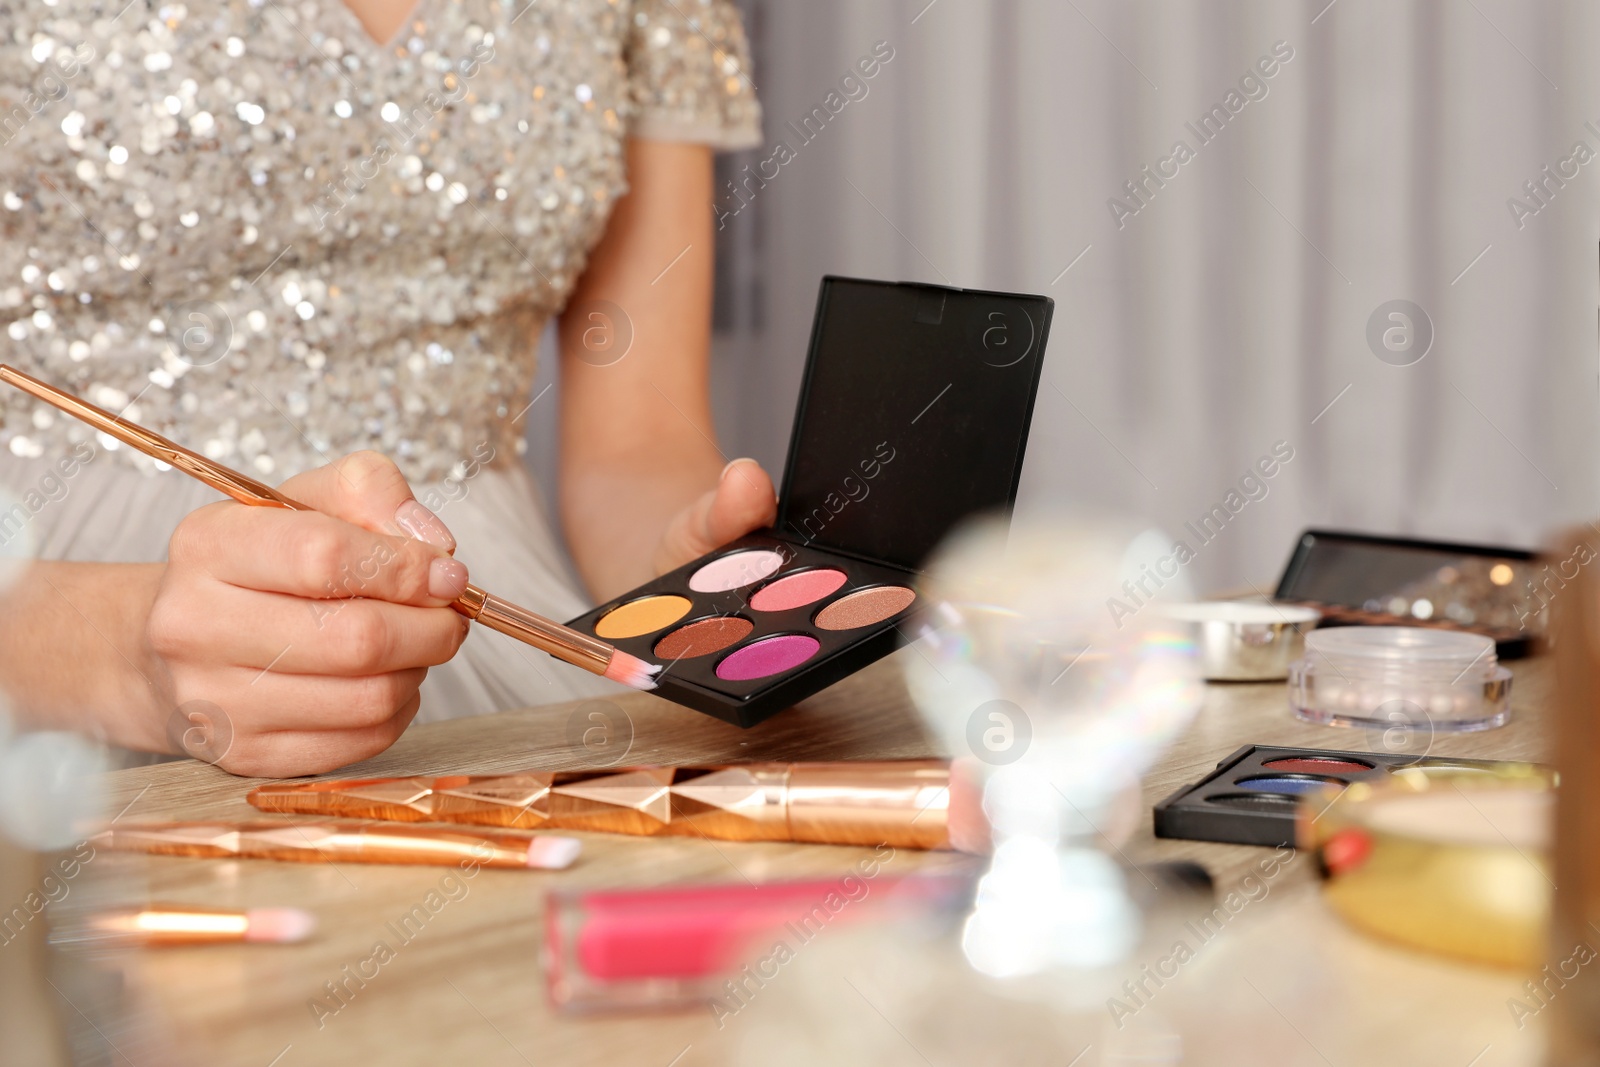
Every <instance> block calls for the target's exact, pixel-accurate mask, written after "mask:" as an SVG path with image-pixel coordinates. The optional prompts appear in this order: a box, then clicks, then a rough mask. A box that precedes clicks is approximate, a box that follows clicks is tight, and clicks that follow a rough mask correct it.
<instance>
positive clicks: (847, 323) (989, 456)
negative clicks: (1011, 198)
mask: <svg viewBox="0 0 1600 1067" xmlns="http://www.w3.org/2000/svg"><path fill="white" fill-rule="evenodd" d="M1052 308H1053V302H1052V301H1051V300H1050V299H1048V298H1047V297H1040V296H1024V295H1018V294H1013V293H993V292H982V291H976V290H964V289H951V288H945V287H941V286H933V285H922V284H914V283H909V282H898V283H890V282H877V281H863V280H859V279H851V278H837V277H827V278H824V279H823V281H822V291H821V294H820V296H819V298H818V301H817V312H816V318H815V320H814V322H813V326H812V334H811V344H810V351H809V353H808V355H807V359H806V369H805V377H804V381H803V384H802V386H801V392H800V400H799V405H798V408H797V410H796V412H795V421H794V429H793V431H792V434H791V436H790V441H789V455H788V461H787V464H786V466H785V469H784V475H783V487H782V491H781V493H780V496H779V502H778V519H777V524H776V526H775V527H773V528H772V529H768V530H762V531H758V532H756V533H753V534H751V535H749V536H747V537H744V538H741V539H740V540H738V541H736V542H734V543H733V544H730V545H725V546H723V547H722V548H719V549H718V550H717V551H716V552H713V553H710V554H708V555H707V556H705V557H702V558H701V559H698V560H695V561H694V562H693V563H689V564H687V565H685V566H683V567H679V568H678V569H677V570H675V571H672V572H671V573H669V574H666V575H663V576H662V577H660V578H657V579H656V580H654V581H652V582H649V583H647V584H645V585H643V586H640V587H639V588H637V589H635V590H633V591H631V592H629V593H628V594H626V595H625V596H621V597H618V598H616V599H615V600H611V601H608V602H607V603H605V604H601V605H600V606H598V607H596V608H595V609H594V610H592V611H589V612H586V613H584V614H583V615H581V616H579V617H578V618H576V619H574V620H572V622H571V623H569V624H568V625H570V626H572V627H573V628H574V629H577V630H580V631H582V632H584V633H587V634H596V627H597V626H598V625H599V624H600V622H601V620H602V619H604V618H605V617H606V616H607V615H608V614H609V613H611V612H612V611H614V610H615V609H617V608H618V607H620V606H622V605H624V604H628V603H630V602H633V601H636V600H641V599H643V598H646V597H649V596H652V595H662V594H667V595H674V596H681V597H685V598H688V599H689V600H690V601H691V602H692V606H691V607H690V609H689V610H688V612H687V613H686V614H684V615H683V616H682V617H681V618H679V619H678V620H676V621H674V622H673V623H671V624H669V625H666V626H663V627H662V628H661V629H658V630H655V631H652V632H650V633H647V634H640V635H638V636H634V637H622V638H617V637H609V638H603V639H604V640H608V641H610V642H611V643H612V644H614V645H615V646H616V647H618V648H620V649H622V650H623V651H624V652H627V653H629V654H631V655H634V656H637V657H639V658H640V659H642V660H645V661H646V662H649V663H660V664H661V665H662V667H663V669H662V672H661V674H660V676H659V678H658V682H659V688H657V689H656V693H657V694H658V695H660V696H663V697H666V698H667V699H669V700H673V701H676V702H677V703H680V704H683V705H686V706H688V707H691V708H695V709H697V710H699V711H703V712H706V713H707V714H710V715H714V716H716V717H717V718H719V719H723V720H725V721H727V722H730V723H734V724H737V725H739V726H753V725H755V724H756V723H758V722H760V721H761V720H763V719H765V718H767V717H768V716H770V715H772V714H774V713H776V712H778V711H781V710H783V709H784V708H787V707H790V706H792V705H794V704H796V703H798V702H799V701H801V700H804V699H805V698H806V697H809V696H811V695H812V694H814V693H816V692H818V691H820V690H822V689H824V688H826V687H827V686H829V685H832V684H833V683H834V682H836V681H839V680H840V679H842V678H844V677H846V676H847V675H849V674H852V673H854V672H855V671H857V670H860V669H861V668H862V667H864V666H866V665H867V664H869V663H871V662H872V661H874V660H876V659H878V658H880V657H882V656H884V655H885V654H887V653H888V652H890V651H892V650H893V649H894V648H895V647H897V646H898V645H899V644H901V643H902V642H903V640H904V632H903V627H902V625H901V624H902V623H903V622H904V621H905V619H906V618H907V617H909V616H910V615H912V614H913V613H915V612H916V610H917V608H918V604H917V603H916V602H915V601H913V602H911V603H910V604H908V605H906V607H905V608H904V609H903V610H901V611H900V612H898V613H896V614H895V615H893V616H890V617H888V618H885V619H882V620H880V621H877V622H874V623H872V624H870V625H863V626H860V627H856V628H854V629H848V630H823V629H820V628H818V627H817V626H816V625H815V620H816V617H817V615H818V614H819V613H820V612H821V611H823V610H824V609H826V608H827V607H828V605H830V604H832V603H835V602H837V601H839V600H841V599H842V598H844V597H846V596H849V595H850V594H852V593H854V592H858V591H860V590H863V589H868V588H872V587H876V586H905V587H908V588H913V589H914V582H915V578H916V575H917V569H918V567H920V566H921V564H922V563H923V561H924V559H925V558H926V557H927V556H928V555H929V553H930V552H932V550H933V549H934V548H935V546H937V545H938V544H939V542H940V541H941V540H942V539H943V538H944V536H945V535H946V534H947V533H948V532H949V531H950V530H951V529H952V528H953V527H954V526H956V525H957V524H958V523H959V522H961V521H962V520H963V519H965V518H967V517H969V516H971V515H974V514H977V513H980V512H991V511H1005V510H1008V509H1009V508H1010V507H1011V505H1012V503H1013V502H1014V501H1015V499H1016V493H1017V484H1018V481H1019V479H1020V478H1021V475H1022V457H1023V451H1024V446H1025V445H1026V442H1027V437H1028V425H1029V421H1030V419H1031V417H1032V413H1033V403H1034V397H1035V394H1036V393H1037V391H1038V386H1039V376H1040V372H1041V370H1042V368H1043V363H1044V352H1045V341H1046V337H1047V335H1048V332H1049V327H1050V316H1051V311H1052ZM752 548H766V549H773V550H776V551H777V552H779V553H780V554H781V555H782V556H783V558H784V563H783V565H781V566H780V567H778V568H777V569H776V570H775V571H774V572H772V573H770V574H768V575H766V576H765V577H763V578H762V579H761V580H760V581H755V582H752V583H750V584H748V585H746V586H743V587H741V588H737V589H732V590H727V591H723V592H712V593H706V592H696V591H694V590H692V589H691V588H690V578H691V577H692V576H693V575H694V574H695V573H696V572H697V571H699V569H700V568H701V567H703V566H705V565H706V563H707V562H709V561H711V560H713V559H716V558H717V557H719V556H723V555H728V554H731V553H734V552H737V551H741V550H749V549H752ZM815 567H828V568H835V569H838V570H841V571H843V572H844V574H845V576H846V577H845V581H844V583H843V585H842V586H841V587H840V588H839V589H838V590H837V591H835V592H833V593H831V594H829V595H827V596H824V597H822V598H821V599H819V600H816V601H814V602H812V603H808V604H805V605H803V606H801V607H795V608H790V609H787V610H782V611H757V610H754V609H753V608H752V607H751V604H750V600H751V597H753V596H755V595H756V594H757V593H758V592H759V591H760V590H761V588H763V586H764V585H767V584H770V583H772V582H776V581H778V580H780V579H782V578H785V577H787V576H789V575H791V574H793V573H796V572H797V571H800V570H804V569H807V568H815ZM730 616H731V617H739V618H743V619H745V620H748V621H749V622H750V623H752V624H753V629H752V630H751V632H750V633H749V634H748V635H746V636H745V637H744V638H742V639H741V640H739V641H737V642H736V643H734V644H732V645H730V646H728V647H727V648H724V649H721V650H719V651H717V652H715V653H712V654H707V655H701V656H695V657H684V658H680V659H677V660H670V661H669V660H664V659H662V658H660V657H658V656H657V655H656V654H655V651H654V650H655V647H656V645H657V644H658V643H659V642H660V641H661V640H662V638H663V637H665V636H667V635H669V634H671V633H673V632H674V631H675V630H676V629H678V628H681V627H683V626H686V625H688V624H690V623H693V622H695V621H698V620H704V619H707V618H714V617H730ZM780 634H802V635H807V636H810V637H812V638H814V639H815V640H817V641H818V642H819V643H820V647H819V649H818V650H817V651H816V652H815V653H814V654H813V655H812V656H811V657H810V658H809V659H807V660H806V661H805V662H803V663H801V664H799V665H797V666H795V667H793V668H791V669H789V670H787V671H780V672H778V673H775V674H772V675H770V676H767V677H762V678H755V679H750V680H745V681H735V680H728V679H724V678H722V677H719V676H718V674H717V667H718V664H720V663H721V662H722V661H723V660H724V659H725V658H726V657H728V656H730V655H733V654H734V653H736V652H738V651H739V650H740V649H742V648H745V647H747V646H749V645H751V644H753V643H755V642H757V641H760V640H761V639H763V638H767V637H773V636H776V635H780ZM597 636H599V635H597Z"/></svg>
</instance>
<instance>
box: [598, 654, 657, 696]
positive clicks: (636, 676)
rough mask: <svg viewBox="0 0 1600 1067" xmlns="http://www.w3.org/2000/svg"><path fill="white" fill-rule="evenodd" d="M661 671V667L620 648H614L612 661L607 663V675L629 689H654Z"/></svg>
mask: <svg viewBox="0 0 1600 1067" xmlns="http://www.w3.org/2000/svg"><path fill="white" fill-rule="evenodd" d="M659 673H661V668H660V667H658V666H656V665H655V664H653V663H646V662H645V661H644V660H642V659H639V658H638V657H637V656H630V655H628V654H627V653H626V652H624V651H622V650H621V649H620V648H619V649H614V650H612V653H611V662H610V663H608V664H606V677H607V678H610V679H611V680H612V681H613V682H621V683H622V684H623V685H625V686H627V687H628V688H629V689H654V688H655V687H656V675H657V674H659Z"/></svg>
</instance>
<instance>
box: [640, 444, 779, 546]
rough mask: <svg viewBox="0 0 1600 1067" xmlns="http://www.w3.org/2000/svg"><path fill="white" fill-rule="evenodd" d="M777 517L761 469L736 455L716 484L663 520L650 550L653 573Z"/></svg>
mask: <svg viewBox="0 0 1600 1067" xmlns="http://www.w3.org/2000/svg"><path fill="white" fill-rule="evenodd" d="M777 515H778V503H777V494H776V493H775V492H774V490H773V488H772V479H771V478H770V477H769V476H768V475H767V472H766V471H765V470H763V469H762V468H761V464H759V463H757V462H756V461H755V460H753V459H736V460H734V461H733V462H732V463H729V464H728V465H727V466H726V467H723V468H722V476H721V477H720V478H719V479H718V480H717V485H716V488H714V489H708V490H706V492H704V493H702V494H701V495H700V498H699V499H697V500H696V501H695V502H694V503H692V504H690V505H689V506H688V507H686V508H684V509H683V510H682V511H680V512H678V513H677V514H676V515H674V516H673V517H672V518H671V519H670V520H668V522H667V529H666V532H665V533H663V534H662V535H661V544H660V545H659V546H657V548H656V552H655V558H654V560H653V563H654V566H655V571H656V573H657V574H665V573H667V572H668V571H670V570H672V569H673V568H675V567H681V566H683V565H684V564H685V563H688V562H689V561H690V560H692V559H696V558H698V557H700V556H703V555H705V554H706V553H707V552H710V551H711V550H712V549H714V548H716V547H718V546H719V545H725V544H727V543H728V542H729V541H732V540H734V539H735V538H739V537H743V536H744V535H745V534H747V533H750V532H751V531H752V530H759V529H761V528H762V527H763V526H771V525H772V524H773V522H774V521H775V520H776V519H777Z"/></svg>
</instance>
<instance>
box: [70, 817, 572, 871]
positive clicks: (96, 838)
mask: <svg viewBox="0 0 1600 1067" xmlns="http://www.w3.org/2000/svg"><path fill="white" fill-rule="evenodd" d="M560 840H561V839H559V838H548V837H544V838H541V837H534V836H532V835H529V834H520V833H517V832H515V831H508V830H441V829H436V828H434V827H426V826H392V825H390V826H385V825H384V824H382V823H363V822H345V821H338V822H310V823H292V822H282V821H274V822H245V823H230V822H164V823H144V824H139V823H124V824H120V825H117V826H112V827H109V828H108V829H105V830H102V831H100V832H99V833H97V834H94V835H93V836H91V837H90V838H89V842H90V843H91V844H92V845H94V846H95V847H96V848H103V849H107V850H109V851H114V852H148V853H154V854H156V855H167V856H196V857H202V858H210V859H228V858H231V857H235V856H237V857H243V858H251V859H272V860H291V861H297V862H301V863H402V864H426V865H439V866H454V865H456V864H460V863H475V864H477V865H479V866H482V867H505V868H511V869H524V868H528V867H542V866H549V865H551V864H548V863H546V862H543V858H542V857H541V851H549V849H544V850H541V848H540V847H539V845H538V843H539V842H541V841H560ZM564 851H567V852H571V851H572V850H571V848H570V846H569V847H568V848H567V849H565V850H564ZM567 862H568V863H570V862H571V859H570V856H569V857H568V859H567ZM561 865H562V866H565V864H561Z"/></svg>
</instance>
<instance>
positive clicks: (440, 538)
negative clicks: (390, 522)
mask: <svg viewBox="0 0 1600 1067" xmlns="http://www.w3.org/2000/svg"><path fill="white" fill-rule="evenodd" d="M394 522H395V525H396V526H398V527H400V529H402V530H404V531H405V532H406V535H407V536H409V537H412V538H415V539H416V540H418V541H426V542H428V544H430V545H433V546H435V547H437V548H442V549H444V550H445V551H446V552H454V551H455V550H456V539H455V538H454V537H453V536H452V535H451V533H450V530H449V528H448V527H446V526H445V524H444V523H443V522H442V521H440V519H439V516H437V515H435V514H434V513H433V512H431V511H429V510H428V509H427V508H425V507H423V506H422V505H421V504H419V503H417V502H416V501H415V500H407V501H406V502H405V503H404V504H401V505H400V508H399V510H398V511H396V512H395V513H394Z"/></svg>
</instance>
